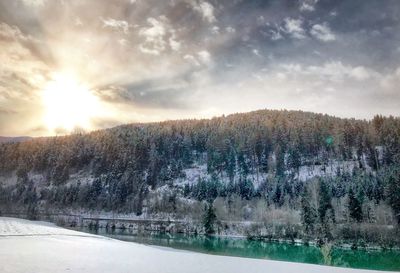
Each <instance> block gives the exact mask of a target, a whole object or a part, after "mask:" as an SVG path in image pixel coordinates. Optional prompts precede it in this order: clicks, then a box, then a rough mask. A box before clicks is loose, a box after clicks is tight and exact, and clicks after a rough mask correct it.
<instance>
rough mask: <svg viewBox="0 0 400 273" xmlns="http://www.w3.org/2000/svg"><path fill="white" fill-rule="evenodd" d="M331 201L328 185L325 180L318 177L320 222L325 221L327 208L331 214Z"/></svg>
mask: <svg viewBox="0 0 400 273" xmlns="http://www.w3.org/2000/svg"><path fill="white" fill-rule="evenodd" d="M331 201H332V196H331V194H330V191H329V188H328V185H327V184H326V182H325V180H323V179H320V183H319V206H318V215H319V219H320V222H321V223H323V222H325V220H326V216H327V212H328V210H330V212H331V213H330V214H331V216H333V207H332V203H331Z"/></svg>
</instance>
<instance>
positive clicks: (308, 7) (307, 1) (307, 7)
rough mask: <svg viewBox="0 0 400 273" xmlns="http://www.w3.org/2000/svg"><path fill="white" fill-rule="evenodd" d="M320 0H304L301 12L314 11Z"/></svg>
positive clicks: (301, 3)
mask: <svg viewBox="0 0 400 273" xmlns="http://www.w3.org/2000/svg"><path fill="white" fill-rule="evenodd" d="M317 3H318V0H302V1H300V11H314V10H315V5H316V4H317Z"/></svg>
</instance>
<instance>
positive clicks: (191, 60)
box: [183, 54, 200, 66]
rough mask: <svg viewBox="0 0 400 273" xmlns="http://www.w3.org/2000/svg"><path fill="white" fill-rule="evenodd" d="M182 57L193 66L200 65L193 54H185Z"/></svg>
mask: <svg viewBox="0 0 400 273" xmlns="http://www.w3.org/2000/svg"><path fill="white" fill-rule="evenodd" d="M183 59H184V60H186V61H188V62H189V63H191V64H192V65H194V66H200V62H199V61H198V60H197V58H195V57H194V56H193V55H190V54H186V55H185V56H183Z"/></svg>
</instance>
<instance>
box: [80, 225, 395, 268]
mask: <svg viewBox="0 0 400 273" xmlns="http://www.w3.org/2000/svg"><path fill="white" fill-rule="evenodd" d="M81 231H85V232H90V233H95V234H99V235H104V236H107V237H111V238H114V239H119V240H122V241H129V242H136V243H141V244H146V245H154V246H162V247H171V248H175V249H182V250H190V251H195V252H202V253H208V254H215V255H225V256H237V257H248V258H256V259H268V260H278V261H289V262H300V263H310V264H325V263H324V258H323V256H322V253H321V250H320V248H318V247H314V246H304V245H295V244H290V243H272V242H262V241H250V240H247V239H244V238H230V237H205V236H194V235H193V236H189V235H183V234H160V233H136V232H132V231H129V230H115V231H114V232H107V231H106V230H105V229H99V230H97V231H93V230H92V231H91V230H88V229H84V230H81ZM331 257H332V264H331V265H333V266H340V267H349V268H362V269H374V270H387V271H400V251H391V250H385V251H376V250H347V249H338V248H334V249H333V250H332V255H331Z"/></svg>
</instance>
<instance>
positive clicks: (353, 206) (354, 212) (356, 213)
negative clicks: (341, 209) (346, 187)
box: [348, 188, 363, 222]
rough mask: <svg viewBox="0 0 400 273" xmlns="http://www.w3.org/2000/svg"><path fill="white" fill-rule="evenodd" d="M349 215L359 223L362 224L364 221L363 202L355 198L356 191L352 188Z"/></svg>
mask: <svg viewBox="0 0 400 273" xmlns="http://www.w3.org/2000/svg"><path fill="white" fill-rule="evenodd" d="M348 208H349V215H350V217H351V218H352V219H353V220H355V221H357V222H361V221H362V219H363V213H362V207H361V202H360V200H359V199H358V198H357V197H356V196H355V194H354V191H353V189H352V188H350V191H349V204H348Z"/></svg>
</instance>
